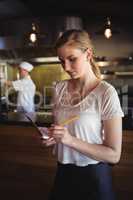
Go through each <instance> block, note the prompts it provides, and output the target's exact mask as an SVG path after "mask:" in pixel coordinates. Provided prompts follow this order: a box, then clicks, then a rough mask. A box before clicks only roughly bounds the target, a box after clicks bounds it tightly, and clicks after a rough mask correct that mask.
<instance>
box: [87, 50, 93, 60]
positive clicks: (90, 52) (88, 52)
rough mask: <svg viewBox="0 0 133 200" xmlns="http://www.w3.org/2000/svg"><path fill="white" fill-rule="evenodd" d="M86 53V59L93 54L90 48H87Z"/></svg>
mask: <svg viewBox="0 0 133 200" xmlns="http://www.w3.org/2000/svg"><path fill="white" fill-rule="evenodd" d="M86 53H87V60H88V61H90V60H91V58H92V55H93V53H92V49H90V48H88V49H87V52H86Z"/></svg>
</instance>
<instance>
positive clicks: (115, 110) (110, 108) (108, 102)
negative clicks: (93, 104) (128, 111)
mask: <svg viewBox="0 0 133 200" xmlns="http://www.w3.org/2000/svg"><path fill="white" fill-rule="evenodd" d="M102 99H103V100H102V116H101V117H102V120H107V119H111V118H113V117H115V116H120V117H123V116H124V114H123V111H122V108H121V105H120V101H119V97H118V94H117V91H116V90H115V88H114V87H110V88H108V89H107V90H106V92H105V93H104V95H103V98H102Z"/></svg>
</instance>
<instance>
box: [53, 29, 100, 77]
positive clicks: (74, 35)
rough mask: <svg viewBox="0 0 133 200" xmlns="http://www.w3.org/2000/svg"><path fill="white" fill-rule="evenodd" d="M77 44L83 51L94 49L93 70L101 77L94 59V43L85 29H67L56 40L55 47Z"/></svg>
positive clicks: (91, 61)
mask: <svg viewBox="0 0 133 200" xmlns="http://www.w3.org/2000/svg"><path fill="white" fill-rule="evenodd" d="M65 44H68V45H69V46H75V47H76V48H78V49H81V50H82V51H85V50H87V49H91V50H92V58H91V60H90V63H91V66H92V70H93V72H94V74H95V76H96V77H97V78H100V77H101V73H100V69H99V67H98V65H97V64H96V62H95V60H94V51H93V45H92V43H91V39H90V36H89V34H88V33H87V32H86V31H84V30H77V29H71V30H68V31H65V32H64V33H63V34H62V35H61V36H60V37H59V38H58V39H57V41H56V44H55V48H56V49H58V48H60V47H62V46H63V45H65Z"/></svg>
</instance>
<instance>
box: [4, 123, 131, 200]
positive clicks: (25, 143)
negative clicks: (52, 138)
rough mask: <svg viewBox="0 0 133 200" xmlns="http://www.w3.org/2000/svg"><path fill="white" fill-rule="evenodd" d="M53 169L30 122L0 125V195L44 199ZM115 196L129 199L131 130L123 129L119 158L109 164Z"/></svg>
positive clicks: (47, 151) (48, 150) (51, 159)
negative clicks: (117, 161)
mask: <svg viewBox="0 0 133 200" xmlns="http://www.w3.org/2000/svg"><path fill="white" fill-rule="evenodd" d="M55 170H56V160H55V157H54V156H53V154H52V148H46V147H45V146H44V144H42V141H41V140H40V138H39V135H38V133H37V132H36V130H35V129H34V128H33V127H30V126H27V127H26V126H13V125H11V126H10V125H0V194H1V197H3V198H2V199H4V200H7V199H14V200H15V199H18V198H19V199H24V200H29V199H32V200H34V199H41V198H43V199H44V200H45V199H47V197H48V193H49V191H50V188H51V186H52V182H53V179H54V175H55ZM113 180H114V185H115V189H116V192H117V196H118V200H126V199H128V200H132V199H133V184H132V180H133V132H131V131H124V132H123V148H122V156H121V160H120V162H119V163H118V164H116V165H114V166H113Z"/></svg>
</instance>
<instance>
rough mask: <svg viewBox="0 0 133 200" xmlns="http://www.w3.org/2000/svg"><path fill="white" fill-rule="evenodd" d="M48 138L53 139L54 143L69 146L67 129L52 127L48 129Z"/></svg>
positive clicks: (69, 138)
mask: <svg viewBox="0 0 133 200" xmlns="http://www.w3.org/2000/svg"><path fill="white" fill-rule="evenodd" d="M49 136H50V138H53V139H54V141H55V142H56V143H63V144H66V145H69V144H70V142H71V140H72V136H71V135H70V133H69V131H68V129H67V128H66V127H64V126H60V125H52V126H51V127H50V128H49Z"/></svg>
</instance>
